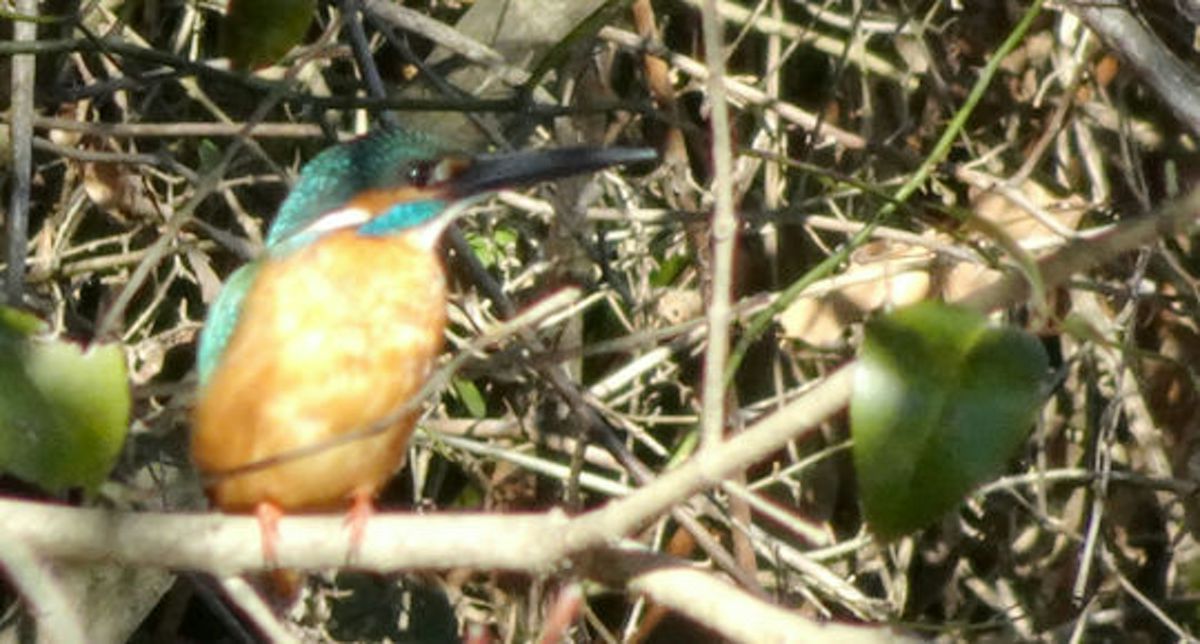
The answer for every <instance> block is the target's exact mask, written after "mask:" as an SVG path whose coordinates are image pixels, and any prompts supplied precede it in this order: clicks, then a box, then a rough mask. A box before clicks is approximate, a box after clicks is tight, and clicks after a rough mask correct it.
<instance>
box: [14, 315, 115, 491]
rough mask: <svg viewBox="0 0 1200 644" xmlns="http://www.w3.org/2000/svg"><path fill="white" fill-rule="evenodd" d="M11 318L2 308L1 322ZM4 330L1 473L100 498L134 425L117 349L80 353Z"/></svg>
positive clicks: (98, 348) (74, 347)
mask: <svg viewBox="0 0 1200 644" xmlns="http://www.w3.org/2000/svg"><path fill="white" fill-rule="evenodd" d="M12 315H13V312H12V310H6V309H0V318H3V319H7V318H10V317H11V316H12ZM0 326H3V327H4V331H3V332H0V471H4V472H7V473H10V474H12V475H14V476H16V477H18V478H21V479H23V480H25V481H28V482H30V483H33V484H35V485H38V486H39V487H41V488H43V489H45V490H47V491H49V492H51V493H60V492H62V491H64V490H66V489H69V488H73V487H82V488H83V489H84V490H85V491H87V492H88V493H93V492H95V490H96V488H98V487H99V485H100V484H101V483H103V482H104V480H105V479H106V478H107V477H108V474H109V472H110V471H111V470H112V467H113V465H114V463H115V462H116V458H117V456H118V455H119V454H120V451H121V446H122V445H123V444H124V442H125V433H126V430H127V428H128V426H129V407H130V396H129V384H128V379H127V377H126V371H125V356H124V354H123V353H122V351H121V349H120V347H119V346H116V345H104V346H100V345H97V346H93V347H90V348H88V349H86V350H83V349H81V348H80V347H79V346H77V345H75V344H73V343H70V342H65V341H62V340H58V339H42V338H37V337H33V336H32V335H30V334H28V333H24V334H22V333H16V332H13V329H12V327H11V326H8V325H7V322H5V323H4V324H3V325H0Z"/></svg>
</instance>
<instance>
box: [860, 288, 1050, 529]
mask: <svg viewBox="0 0 1200 644" xmlns="http://www.w3.org/2000/svg"><path fill="white" fill-rule="evenodd" d="M1047 365H1048V360H1047V357H1046V353H1045V350H1044V349H1043V348H1042V346H1041V344H1040V343H1039V342H1038V341H1037V339H1036V338H1034V337H1032V336H1030V335H1029V334H1027V333H1024V332H1022V331H1020V330H1017V329H1013V328H1007V327H1004V328H997V327H992V326H990V325H988V323H987V320H986V319H985V318H984V317H983V316H981V315H979V314H978V313H976V312H973V311H970V310H967V309H963V308H960V307H954V306H950V305H946V304H941V303H935V302H922V303H919V304H916V305H913V306H910V307H906V308H903V309H899V310H897V311H895V312H893V313H891V314H888V315H883V316H880V317H878V318H875V319H874V320H872V321H871V322H869V323H868V324H867V328H866V337H865V339H864V341H863V345H862V350H861V352H860V356H859V362H858V365H857V366H856V367H855V376H854V392H853V394H852V396H851V400H850V426H851V433H852V434H853V437H854V465H855V470H856V473H857V476H858V481H859V488H860V494H861V498H862V503H863V511H864V513H865V515H866V520H867V523H868V525H869V526H870V528H871V530H872V531H873V532H874V533H875V534H876V535H877V536H878V537H880V538H881V539H885V540H886V539H891V538H895V537H899V536H902V535H904V534H906V533H909V532H912V531H914V530H917V529H920V528H922V527H924V526H926V525H928V524H929V523H931V522H933V521H935V520H936V519H937V518H938V517H940V516H942V515H943V514H945V513H946V512H948V511H950V510H952V509H953V508H954V507H956V506H957V505H958V504H959V503H960V502H961V501H962V499H963V497H964V496H965V495H966V494H967V493H969V492H970V491H971V489H972V488H974V487H975V486H977V485H979V484H980V483H983V482H985V481H987V480H989V479H990V478H992V477H994V476H996V475H997V474H998V473H1000V472H1001V471H1002V470H1003V467H1004V465H1005V463H1007V462H1008V460H1009V459H1010V458H1011V457H1012V455H1013V453H1014V451H1015V450H1016V449H1017V448H1018V447H1020V445H1021V444H1022V442H1023V441H1024V440H1025V437H1026V436H1027V435H1028V433H1029V430H1030V428H1031V426H1032V422H1033V419H1034V414H1035V413H1036V412H1037V410H1038V408H1039V407H1040V406H1041V404H1042V397H1043V394H1042V382H1043V380H1044V378H1045V376H1046V373H1047Z"/></svg>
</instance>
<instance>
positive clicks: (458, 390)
mask: <svg viewBox="0 0 1200 644" xmlns="http://www.w3.org/2000/svg"><path fill="white" fill-rule="evenodd" d="M452 385H453V387H454V393H455V394H457V395H458V399H459V400H460V401H462V404H463V406H464V407H466V408H467V413H468V414H470V415H471V418H485V417H486V416H487V402H486V401H484V399H483V394H482V393H480V391H479V388H478V387H476V386H475V383H473V382H471V381H470V380H463V379H462V378H455V379H454V380H453V381H452Z"/></svg>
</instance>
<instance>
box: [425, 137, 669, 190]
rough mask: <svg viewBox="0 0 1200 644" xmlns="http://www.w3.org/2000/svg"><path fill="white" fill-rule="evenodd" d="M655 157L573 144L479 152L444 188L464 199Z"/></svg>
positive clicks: (642, 152)
mask: <svg viewBox="0 0 1200 644" xmlns="http://www.w3.org/2000/svg"><path fill="white" fill-rule="evenodd" d="M656 160H658V154H657V153H656V152H655V151H654V150H651V149H650V148H589V147H573V148H554V149H548V150H522V151H520V152H504V153H499V154H481V155H478V156H475V157H471V158H469V159H465V160H464V161H463V164H462V165H461V166H460V167H459V169H458V171H457V172H455V173H454V174H453V176H451V177H450V178H449V179H448V180H447V181H446V183H445V189H446V190H447V191H448V192H449V193H450V195H451V196H453V197H456V198H465V197H470V196H472V195H477V194H482V193H487V192H493V191H495V190H502V189H504V188H518V187H521V186H527V185H529V184H533V183H540V182H542V181H554V180H555V179H563V178H566V177H570V176H573V175H577V174H586V173H589V172H596V171H599V170H603V169H605V168H610V167H613V166H618V165H628V164H633V163H650V162H654V161H656Z"/></svg>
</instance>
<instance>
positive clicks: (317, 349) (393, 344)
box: [192, 231, 446, 512]
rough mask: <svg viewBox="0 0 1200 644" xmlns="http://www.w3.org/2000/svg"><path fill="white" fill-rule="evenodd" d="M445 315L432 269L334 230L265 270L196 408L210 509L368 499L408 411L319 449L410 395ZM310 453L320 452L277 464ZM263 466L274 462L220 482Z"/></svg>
mask: <svg viewBox="0 0 1200 644" xmlns="http://www.w3.org/2000/svg"><path fill="white" fill-rule="evenodd" d="M445 309H446V306H445V277H444V275H443V271H442V266H441V262H440V259H439V258H438V256H437V255H436V253H435V252H433V251H432V250H430V249H429V248H425V247H422V246H421V245H419V244H416V243H412V242H410V241H409V240H408V239H407V238H406V237H405V236H398V237H361V236H359V235H357V234H355V233H354V232H353V231H342V232H337V233H333V234H331V235H329V236H328V237H325V238H323V239H321V240H319V241H318V242H315V243H314V244H312V245H310V246H307V247H305V248H302V249H300V250H298V251H296V252H294V253H292V254H290V255H288V256H287V257H285V258H282V259H271V260H269V261H268V262H267V263H266V264H265V265H264V266H263V267H262V268H261V270H260V272H259V274H258V275H257V277H256V279H255V282H254V284H253V285H252V286H251V287H250V290H249V291H248V292H247V294H246V299H245V300H244V303H243V306H242V311H241V314H240V317H239V321H238V325H237V328H236V329H235V331H234V333H233V335H232V337H231V338H230V340H229V344H228V346H227V347H226V349H225V352H224V354H223V355H222V357H221V359H220V362H219V363H218V365H217V367H216V370H215V371H214V373H213V375H212V377H211V378H210V379H209V382H208V384H207V385H206V386H205V387H204V389H203V390H202V391H201V392H200V399H199V401H198V403H197V408H196V412H195V431H194V433H193V438H192V456H193V458H194V459H195V461H196V464H197V465H198V466H199V468H200V469H201V470H202V471H203V472H205V473H206V474H207V475H208V476H209V477H210V481H211V482H210V484H209V486H208V487H209V492H210V495H211V497H212V498H213V500H214V502H215V503H216V504H217V505H218V506H220V507H222V508H223V509H225V510H229V511H235V512H236V511H249V510H251V509H252V508H254V506H256V505H257V504H259V503H263V502H268V503H272V504H275V505H276V506H278V507H280V508H282V509H285V510H306V509H307V510H321V509H331V508H334V507H339V506H342V505H344V504H345V503H346V502H347V499H348V497H350V496H351V495H354V494H361V493H367V494H370V493H373V492H375V491H376V490H377V489H378V488H379V487H380V486H381V485H382V484H383V483H384V482H385V481H386V480H387V479H388V478H389V477H390V476H391V475H392V474H393V473H394V472H395V470H396V469H397V468H398V467H399V466H400V464H401V463H402V461H403V458H404V451H405V447H406V445H407V443H408V438H409V436H410V435H411V433H412V429H413V426H414V424H415V422H416V419H417V415H418V413H419V409H414V410H412V411H411V412H407V413H406V414H405V415H404V417H403V418H401V419H400V420H399V421H398V422H396V423H394V424H392V425H391V426H389V427H388V428H387V430H386V431H384V432H382V433H378V434H375V435H372V436H370V437H367V438H359V439H355V440H351V441H348V442H345V443H339V444H337V445H330V444H329V443H330V442H331V441H336V440H337V439H339V438H343V437H345V436H346V435H348V434H352V433H355V432H361V431H364V430H367V429H369V428H371V427H372V426H376V425H378V424H379V421H380V420H381V419H383V418H386V417H388V416H389V415H391V414H395V413H396V412H397V410H399V409H400V408H401V407H402V406H404V405H405V404H406V403H408V402H409V401H410V399H412V398H413V397H414V396H416V395H417V393H418V392H419V391H420V390H421V388H422V386H423V385H424V383H425V381H426V379H427V377H428V375H429V373H430V370H431V369H432V368H433V365H434V362H435V361H436V359H437V356H438V353H439V352H440V351H441V348H442V339H443V331H444V327H445V319H446V318H445V315H446V312H445ZM325 445H327V446H328V447H322V446H325ZM307 448H320V449H319V450H318V451H316V452H314V453H311V454H310V455H307V456H302V457H299V458H290V457H288V453H289V452H294V451H295V450H303V449H307ZM273 458H280V459H283V460H280V461H278V462H276V463H275V464H273V465H270V466H268V467H265V468H264V469H261V470H254V471H251V472H245V473H235V474H228V472H230V470H234V469H236V468H242V467H245V466H247V465H251V464H253V463H259V462H262V461H264V460H266V459H273Z"/></svg>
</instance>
